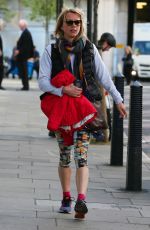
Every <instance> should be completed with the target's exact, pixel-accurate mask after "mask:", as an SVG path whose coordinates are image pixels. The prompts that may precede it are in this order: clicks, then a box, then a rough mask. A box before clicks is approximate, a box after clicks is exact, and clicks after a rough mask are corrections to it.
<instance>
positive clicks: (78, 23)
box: [65, 20, 81, 26]
mask: <svg viewBox="0 0 150 230" xmlns="http://www.w3.org/2000/svg"><path fill="white" fill-rule="evenodd" d="M65 22H66V24H67V26H72V25H73V24H75V25H76V26H79V25H80V24H81V20H75V21H73V20H66V21H65Z"/></svg>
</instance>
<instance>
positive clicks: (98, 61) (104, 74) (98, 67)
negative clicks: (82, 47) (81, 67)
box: [93, 45, 123, 104]
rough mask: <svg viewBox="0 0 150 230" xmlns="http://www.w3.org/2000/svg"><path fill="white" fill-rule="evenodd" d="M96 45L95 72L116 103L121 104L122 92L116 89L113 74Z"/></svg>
mask: <svg viewBox="0 0 150 230" xmlns="http://www.w3.org/2000/svg"><path fill="white" fill-rule="evenodd" d="M93 46H94V61H93V68H94V74H95V77H96V79H97V81H98V82H99V83H100V84H101V85H102V86H103V87H104V89H106V90H107V91H108V92H109V93H110V95H111V96H112V98H113V100H114V101H115V103H116V104H119V103H121V102H122V101H123V98H122V97H121V95H120V93H119V92H118V90H117V89H116V87H115V85H114V83H113V81H112V79H111V76H110V74H109V72H108V69H107V68H106V66H105V64H104V62H103V60H102V58H101V56H100V54H99V52H98V50H97V48H96V46H95V45H93Z"/></svg>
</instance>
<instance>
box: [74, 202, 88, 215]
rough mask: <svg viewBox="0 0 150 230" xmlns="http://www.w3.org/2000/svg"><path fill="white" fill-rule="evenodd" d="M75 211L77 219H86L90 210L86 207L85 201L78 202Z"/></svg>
mask: <svg viewBox="0 0 150 230" xmlns="http://www.w3.org/2000/svg"><path fill="white" fill-rule="evenodd" d="M74 210H75V216H74V217H75V218H76V219H84V217H85V214H86V213H87V212H88V208H87V206H86V201H85V200H77V202H76V205H75V207H74Z"/></svg>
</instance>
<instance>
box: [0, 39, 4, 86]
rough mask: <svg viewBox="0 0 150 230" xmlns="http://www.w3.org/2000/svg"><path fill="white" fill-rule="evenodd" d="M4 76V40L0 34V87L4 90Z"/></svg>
mask: <svg viewBox="0 0 150 230" xmlns="http://www.w3.org/2000/svg"><path fill="white" fill-rule="evenodd" d="M3 77H4V65H3V41H2V38H1V35H0V89H2V90H4V89H5V88H4V87H3V86H2V81H3Z"/></svg>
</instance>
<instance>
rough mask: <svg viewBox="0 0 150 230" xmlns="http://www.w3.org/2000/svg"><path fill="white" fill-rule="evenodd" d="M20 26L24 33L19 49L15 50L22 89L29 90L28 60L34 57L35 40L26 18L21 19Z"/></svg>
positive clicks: (18, 43) (20, 39) (18, 44)
mask: <svg viewBox="0 0 150 230" xmlns="http://www.w3.org/2000/svg"><path fill="white" fill-rule="evenodd" d="M19 27H20V29H21V30H22V34H21V36H20V38H19V40H18V42H17V50H16V52H15V54H16V59H17V66H18V70H19V77H20V78H21V80H22V84H23V88H21V90H29V79H28V68H27V60H28V59H29V58H31V57H33V50H34V46H33V40H32V36H31V33H30V31H29V30H28V29H27V22H26V20H24V19H21V20H20V21H19Z"/></svg>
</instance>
